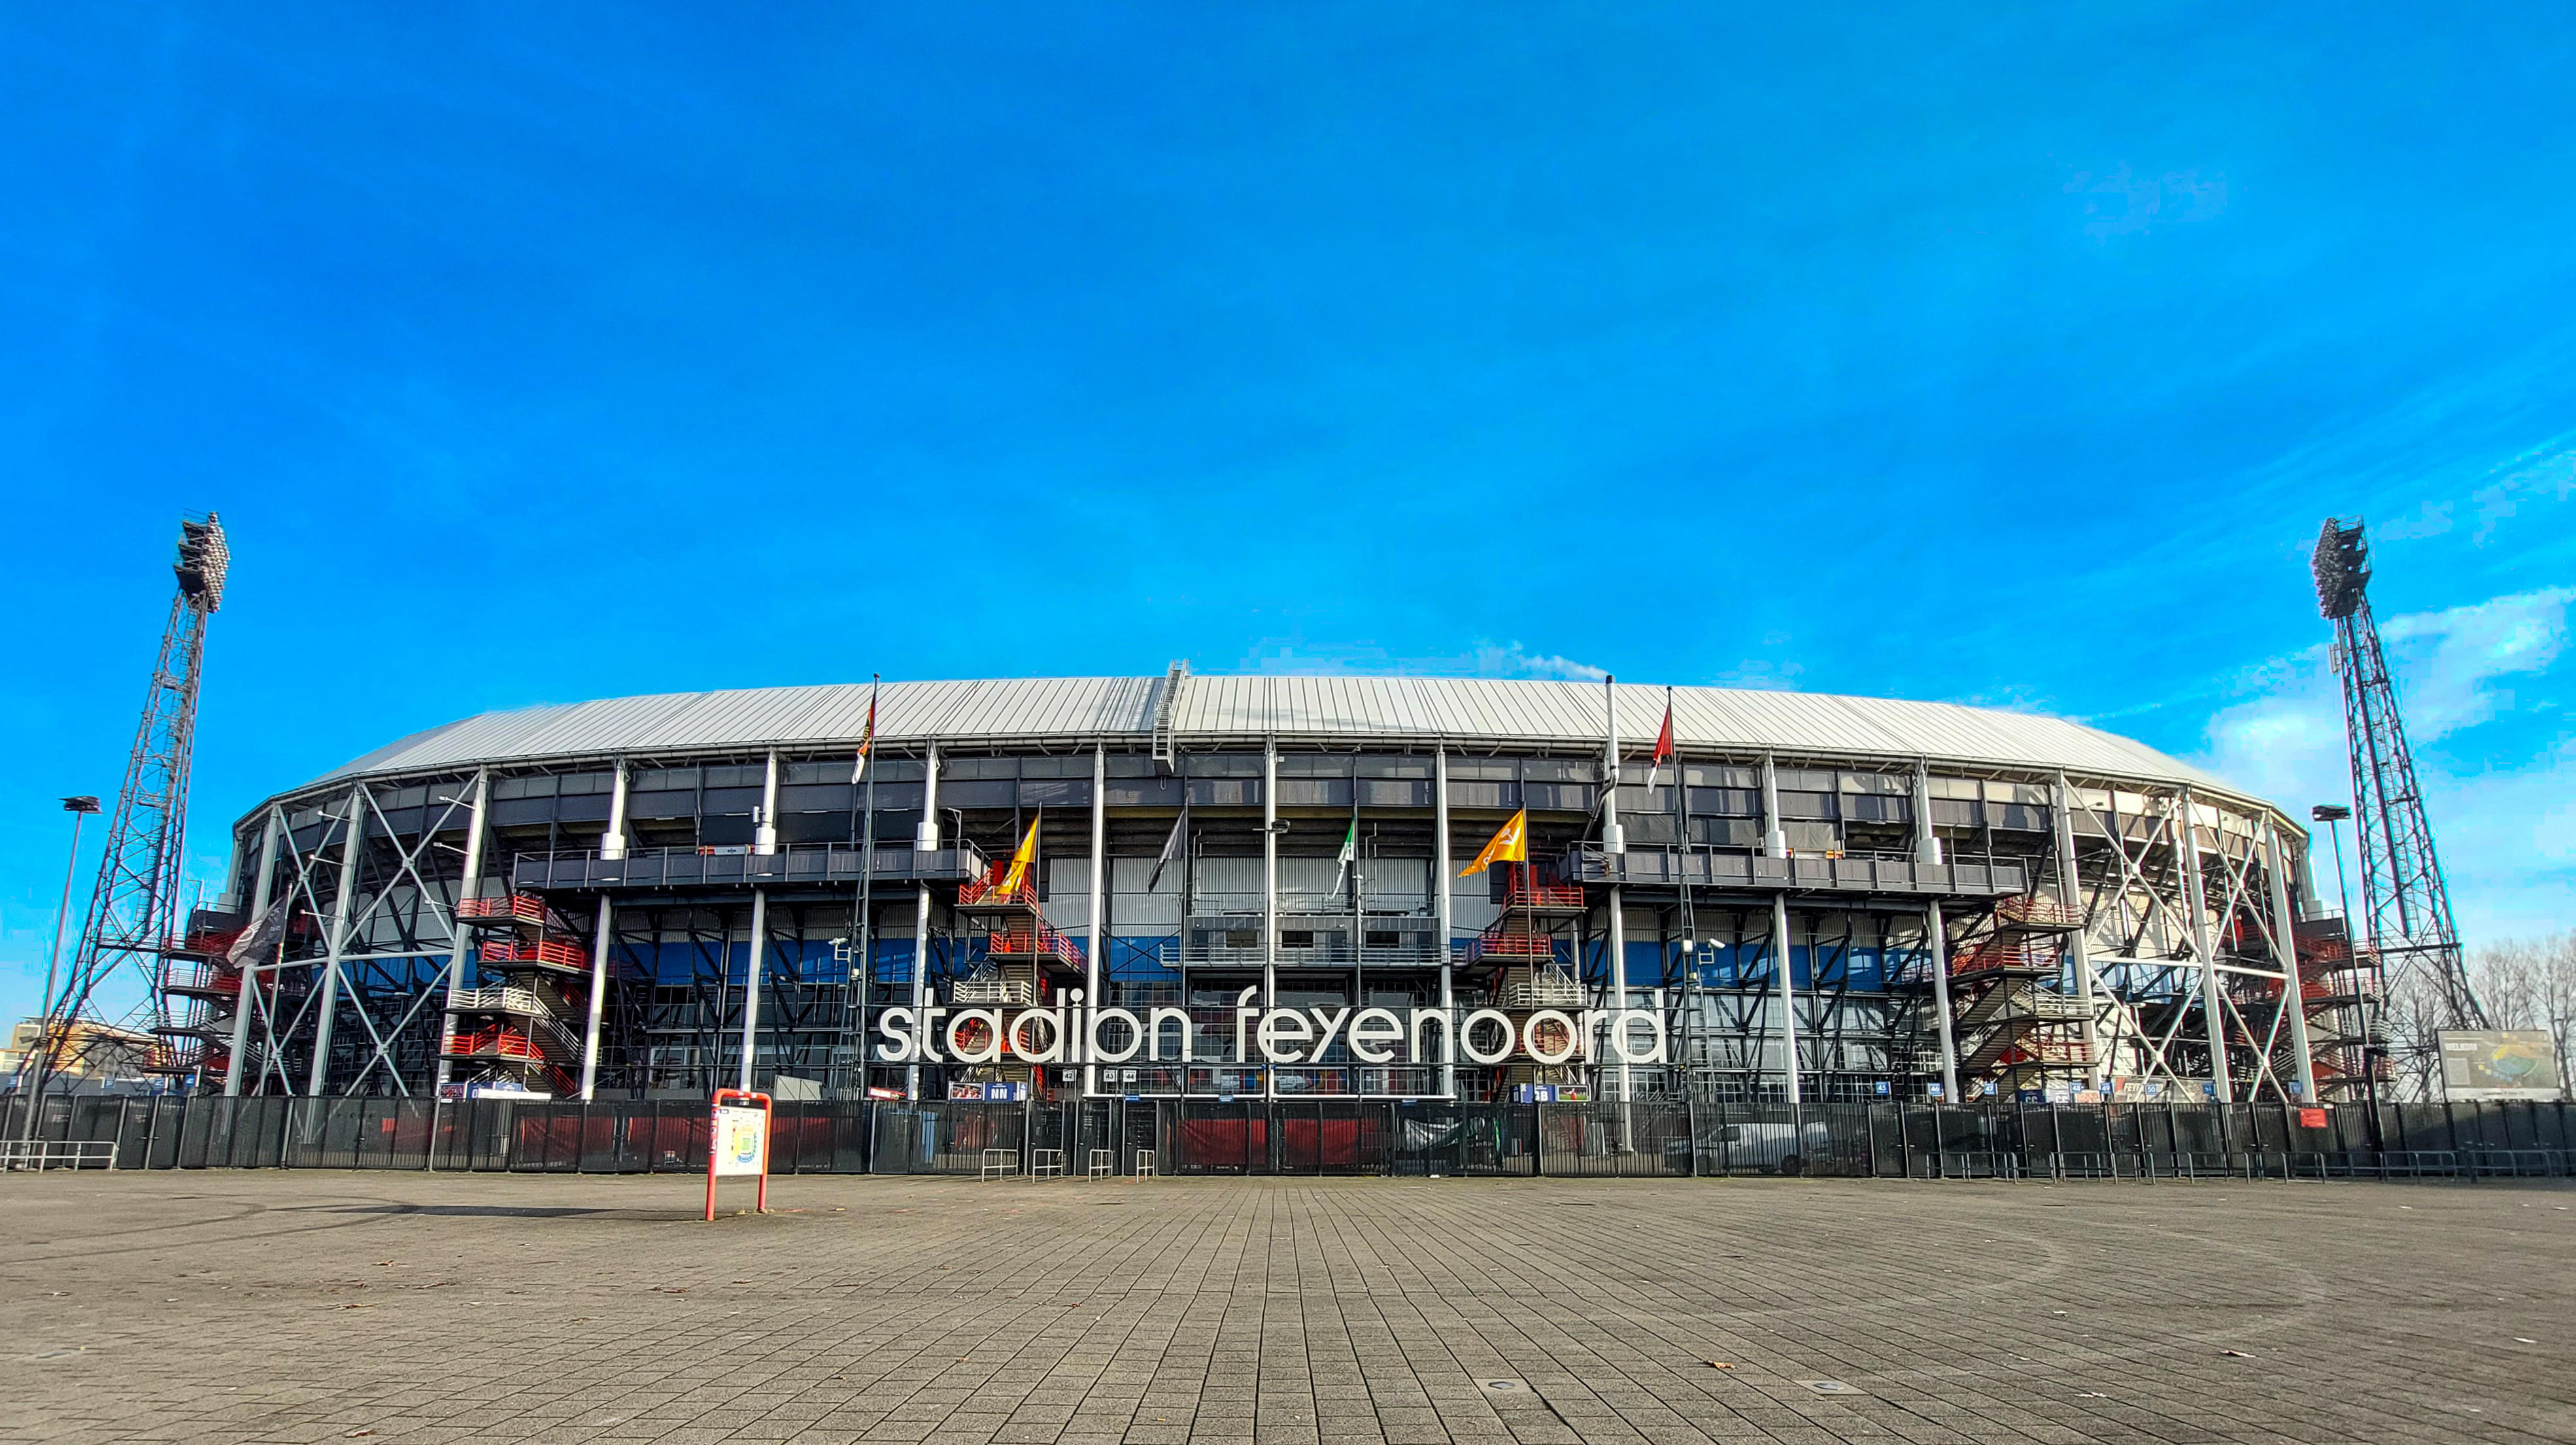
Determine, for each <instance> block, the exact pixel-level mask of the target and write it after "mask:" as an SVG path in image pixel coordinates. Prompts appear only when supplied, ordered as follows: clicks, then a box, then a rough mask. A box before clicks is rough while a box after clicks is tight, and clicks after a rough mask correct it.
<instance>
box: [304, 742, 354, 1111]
mask: <svg viewBox="0 0 2576 1445" xmlns="http://www.w3.org/2000/svg"><path fill="white" fill-rule="evenodd" d="M366 804H367V785H366V784H364V783H360V784H358V785H356V786H355V787H352V788H351V789H349V821H348V826H347V828H346V829H345V830H343V832H342V834H341V839H340V886H339V887H338V888H337V889H336V890H334V892H333V896H332V900H331V941H330V944H329V948H328V951H327V952H326V953H325V954H324V955H323V958H322V998H321V1000H320V1003H319V1005H318V1006H317V1012H316V1014H315V1016H314V1029H313V1068H312V1070H311V1071H310V1076H309V1077H308V1078H307V1080H306V1082H305V1085H304V1093H305V1096H306V1097H307V1098H316V1099H318V1098H320V1097H321V1096H322V1081H323V1075H324V1074H325V1073H326V1072H327V1071H328V1070H329V1069H330V1067H331V1015H332V1013H333V1012H334V1011H336V1010H337V1009H338V1007H339V1003H340V956H341V955H342V954H343V953H346V952H347V951H348V948H349V909H350V907H351V905H352V902H353V900H354V899H355V898H356V896H357V887H358V840H359V838H360V836H361V835H362V834H364V833H365V832H366V828H367V814H366ZM316 1122H317V1124H318V1122H319V1121H318V1119H317V1121H316Z"/></svg>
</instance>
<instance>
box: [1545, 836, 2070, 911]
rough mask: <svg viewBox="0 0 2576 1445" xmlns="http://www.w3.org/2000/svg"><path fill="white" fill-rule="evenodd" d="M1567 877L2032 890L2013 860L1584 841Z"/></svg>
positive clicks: (1978, 894) (1911, 893) (1750, 888)
mask: <svg viewBox="0 0 2576 1445" xmlns="http://www.w3.org/2000/svg"><path fill="white" fill-rule="evenodd" d="M1562 876H1564V877H1566V878H1568V879H1572V880H1575V881H1578V882H1582V883H1593V884H1609V883H1617V884H1621V885H1623V886H1626V887H1631V888H1636V887H1645V888H1656V887H1663V888H1676V887H1680V886H1682V885H1684V884H1687V885H1689V886H1690V887H1693V888H1715V889H1732V890H1736V891H1739V892H1746V893H1792V894H1808V895H1818V896H1825V897H1837V898H1867V897H1900V898H1916V899H1927V900H1928V899H1935V898H1969V899H1979V900H1984V899H1994V898H2010V897H2013V896H2015V895H2018V894H2022V893H2027V892H2029V891H2030V872H2029V870H2028V869H2026V868H2025V867H2023V866H2022V865H2021V864H2020V863H2018V862H2014V861H1984V862H1973V863H1971V862H1952V863H1918V862H1915V861H1914V860H1912V859H1910V858H1885V857H1863V858H1828V857H1824V856H1822V855H1819V856H1816V857H1788V858H1766V857H1762V856H1759V855H1753V854H1744V853H1676V852H1665V851H1662V850H1660V849H1656V850H1646V849H1640V850H1637V851H1634V852H1628V853H1604V852H1602V851H1601V850H1600V849H1598V848H1579V849H1577V850H1575V851H1574V852H1572V853H1569V854H1567V855H1566V857H1565V862H1564V863H1563V865H1562Z"/></svg>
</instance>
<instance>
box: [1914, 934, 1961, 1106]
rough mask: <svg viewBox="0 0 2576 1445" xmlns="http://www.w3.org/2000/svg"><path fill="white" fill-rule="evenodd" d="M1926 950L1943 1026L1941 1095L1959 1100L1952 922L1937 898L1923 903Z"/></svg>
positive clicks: (1936, 1016)
mask: <svg viewBox="0 0 2576 1445" xmlns="http://www.w3.org/2000/svg"><path fill="white" fill-rule="evenodd" d="M1923 952H1924V956H1925V957H1926V958H1928V959H1929V960H1931V964H1932V1015H1933V1017H1934V1019H1936V1020H1937V1021H1938V1022H1939V1024H1940V1028H1941V1097H1942V1098H1944V1099H1947V1100H1948V1101H1950V1102H1951V1103H1954V1104H1955V1103H1957V1102H1959V1041H1958V1039H1957V1037H1956V1035H1955V1034H1954V1033H1953V1032H1952V1030H1951V1027H1950V925H1949V923H1948V921H1947V920H1945V919H1943V918H1942V917H1941V904H1940V902H1939V901H1938V900H1937V899H1936V900H1935V901H1933V902H1930V903H1926V904H1924V905H1923Z"/></svg>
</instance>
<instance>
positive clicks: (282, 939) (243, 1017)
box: [224, 805, 286, 1099]
mask: <svg viewBox="0 0 2576 1445" xmlns="http://www.w3.org/2000/svg"><path fill="white" fill-rule="evenodd" d="M277 827H278V811H277V809H276V807H275V806H273V805H272V806H271V807H270V808H269V810H268V821H267V823H266V825H265V826H264V827H262V828H261V829H260V836H259V876H258V877H257V878H255V879H253V880H252V881H251V904H250V913H249V915H248V918H249V923H248V927H249V928H250V929H251V930H252V931H257V929H258V928H259V926H260V923H261V921H262V920H264V919H266V918H267V917H268V909H269V905H270V903H271V902H272V901H273V900H274V897H275V892H276V883H275V880H274V878H273V876H272V875H274V874H275V873H276V871H277ZM277 939H278V944H279V947H280V948H281V949H283V947H284V946H285V943H286V934H285V931H284V930H283V929H281V930H279V932H278V935H277ZM259 963H260V961H259V960H258V959H255V958H245V959H243V960H242V971H241V992H240V995H239V996H238V1000H237V1001H236V1002H235V1003H234V1005H233V1048H232V1055H231V1057H230V1058H228V1059H226V1060H225V1061H224V1097H225V1098H227V1099H237V1098H240V1097H241V1088H242V1055H244V1054H246V1053H248V1052H250V1014H251V1010H252V1008H254V1007H256V1006H257V1004H258V998H257V993H258V984H259ZM275 1042H276V1041H275V1039H274V1038H272V1039H271V1040H270V1043H271V1045H272V1046H274V1044H275Z"/></svg>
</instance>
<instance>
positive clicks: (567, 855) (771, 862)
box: [510, 843, 986, 893]
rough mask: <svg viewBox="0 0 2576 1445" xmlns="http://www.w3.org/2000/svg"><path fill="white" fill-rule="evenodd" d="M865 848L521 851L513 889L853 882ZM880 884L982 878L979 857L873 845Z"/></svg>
mask: <svg viewBox="0 0 2576 1445" xmlns="http://www.w3.org/2000/svg"><path fill="white" fill-rule="evenodd" d="M867 852H868V850H867V849H865V848H859V847H852V846H850V845H847V844H841V843H830V844H821V845H814V846H796V847H790V848H786V849H782V850H780V851H779V852H776V853H754V852H751V851H750V850H749V849H705V848H633V849H629V850H628V851H627V854H626V856H625V857H623V858H602V857H600V856H599V851H598V850H597V849H595V848H594V849H585V850H580V851H574V852H553V853H522V854H520V855H518V858H517V859H516V860H515V861H514V862H513V863H512V864H511V870H510V881H511V886H512V887H514V888H533V889H538V890H541V891H545V892H550V893H619V892H630V891H634V890H639V889H681V888H726V887H748V886H750V885H752V884H761V885H764V886H767V887H773V888H779V887H795V886H798V885H812V886H816V887H823V886H829V885H849V884H856V883H857V882H858V881H859V878H860V871H861V868H862V866H863V857H864V855H865V854H866V853H867ZM875 855H876V856H875V860H874V861H875V869H874V872H875V875H876V880H877V881H878V882H880V883H963V882H966V881H967V880H969V879H974V878H980V877H982V876H983V874H984V871H985V867H986V864H985V859H984V855H983V854H982V853H980V852H978V851H977V850H976V849H974V848H972V847H967V846H957V847H949V848H940V849H937V850H934V851H932V852H927V853H922V852H916V851H914V850H913V849H912V848H910V847H904V846H896V845H892V844H885V843H880V844H878V845H877V847H876V850H875Z"/></svg>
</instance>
